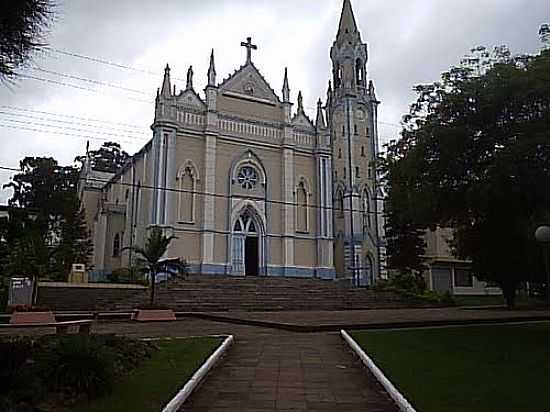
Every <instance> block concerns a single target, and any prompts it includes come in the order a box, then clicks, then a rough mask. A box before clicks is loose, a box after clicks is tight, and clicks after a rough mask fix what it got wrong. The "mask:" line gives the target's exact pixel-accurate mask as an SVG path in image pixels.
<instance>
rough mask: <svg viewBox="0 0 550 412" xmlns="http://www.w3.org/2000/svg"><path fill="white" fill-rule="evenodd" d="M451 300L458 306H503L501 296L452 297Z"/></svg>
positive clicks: (503, 302)
mask: <svg viewBox="0 0 550 412" xmlns="http://www.w3.org/2000/svg"><path fill="white" fill-rule="evenodd" d="M453 299H454V301H455V302H456V304H457V305H459V306H490V305H504V304H505V301H504V298H503V297H502V295H496V296H492V295H472V296H469V295H454V296H453Z"/></svg>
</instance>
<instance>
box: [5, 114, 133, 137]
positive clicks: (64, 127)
mask: <svg viewBox="0 0 550 412" xmlns="http://www.w3.org/2000/svg"><path fill="white" fill-rule="evenodd" d="M2 121H4V122H10V123H17V124H23V125H31V126H40V127H50V128H55V129H61V130H69V131H74V132H85V133H89V132H90V131H89V130H86V129H80V128H78V127H69V126H55V125H49V124H47V123H40V122H27V121H23V120H14V119H2ZM93 133H95V134H97V135H103V136H113V137H124V138H128V139H134V140H139V141H142V139H140V138H139V137H137V136H131V135H123V134H116V133H108V132H101V131H97V132H96V131H94V132H93Z"/></svg>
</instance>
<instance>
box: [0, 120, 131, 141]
mask: <svg viewBox="0 0 550 412" xmlns="http://www.w3.org/2000/svg"><path fill="white" fill-rule="evenodd" d="M0 127H4V128H8V129H15V130H25V131H29V132H37V133H49V134H57V135H61V136H71V137H78V138H79V139H82V140H98V141H102V142H110V141H112V140H113V139H108V138H104V137H97V136H92V135H83V134H75V133H66V132H60V131H56V130H47V129H37V128H33V127H24V126H12V125H7V124H2V123H0ZM119 141H121V142H124V143H131V144H135V141H130V140H125V139H119Z"/></svg>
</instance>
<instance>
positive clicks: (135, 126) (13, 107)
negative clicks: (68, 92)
mask: <svg viewBox="0 0 550 412" xmlns="http://www.w3.org/2000/svg"><path fill="white" fill-rule="evenodd" d="M0 108H3V109H8V110H14V111H21V112H29V113H38V114H46V115H50V116H58V117H65V118H68V119H78V120H85V121H87V122H95V123H105V124H112V125H120V126H127V127H132V128H135V129H143V126H138V125H135V124H130V123H121V122H112V121H109V120H101V119H93V118H90V117H81V116H74V115H68V114H63V113H53V112H46V111H42V110H32V109H25V108H22V107H16V106H6V105H4V106H0Z"/></svg>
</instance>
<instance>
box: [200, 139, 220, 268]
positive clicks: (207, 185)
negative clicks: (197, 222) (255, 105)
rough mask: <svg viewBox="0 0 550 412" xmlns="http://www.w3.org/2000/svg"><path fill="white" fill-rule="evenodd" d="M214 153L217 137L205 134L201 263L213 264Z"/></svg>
mask: <svg viewBox="0 0 550 412" xmlns="http://www.w3.org/2000/svg"><path fill="white" fill-rule="evenodd" d="M216 151H217V136H216V135H215V134H210V133H207V134H206V136H205V147H204V168H205V172H204V192H205V195H204V196H203V198H204V201H203V205H204V211H203V229H204V232H203V235H202V263H203V264H211V263H213V262H214V233H213V231H214V228H215V223H214V215H215V213H214V212H215V206H216V204H215V200H216V199H215V197H214V196H213V195H214V193H215V192H216Z"/></svg>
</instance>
